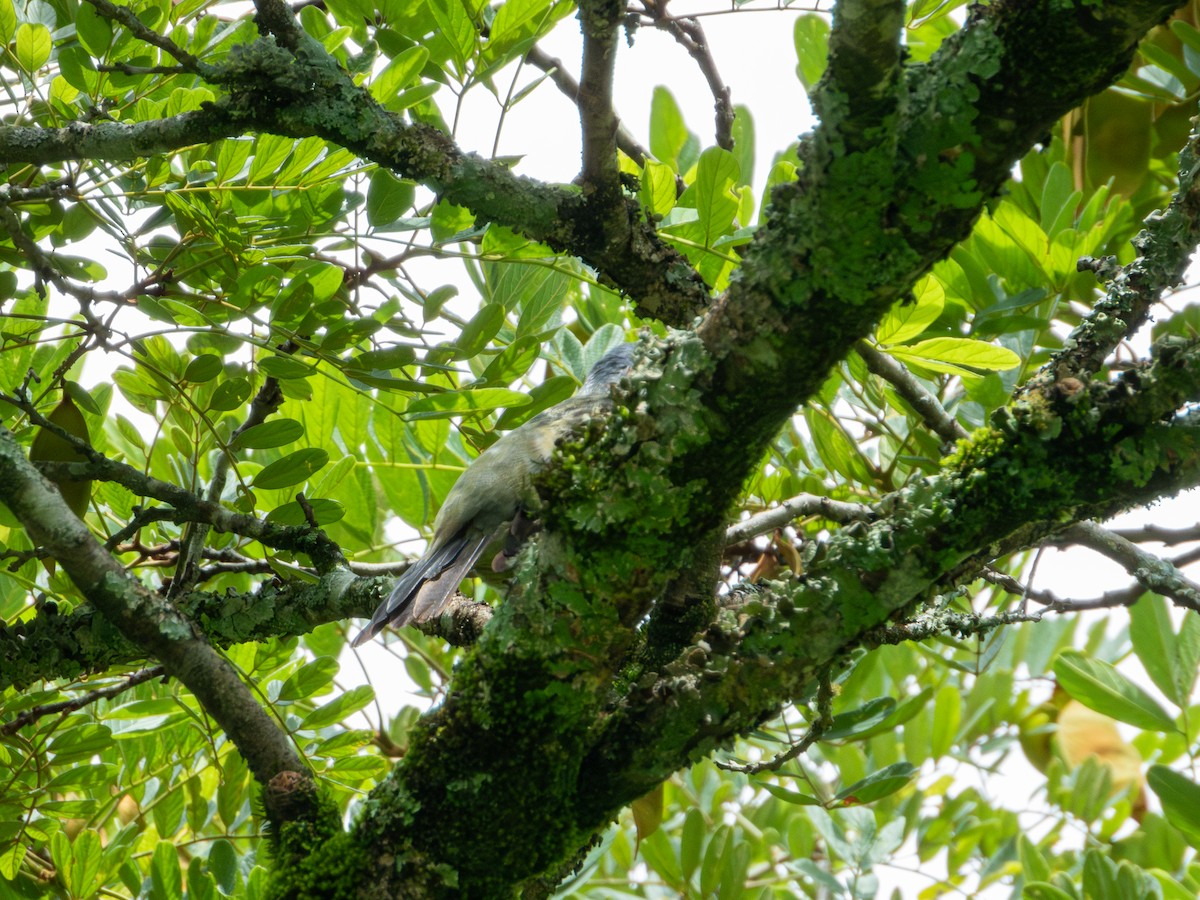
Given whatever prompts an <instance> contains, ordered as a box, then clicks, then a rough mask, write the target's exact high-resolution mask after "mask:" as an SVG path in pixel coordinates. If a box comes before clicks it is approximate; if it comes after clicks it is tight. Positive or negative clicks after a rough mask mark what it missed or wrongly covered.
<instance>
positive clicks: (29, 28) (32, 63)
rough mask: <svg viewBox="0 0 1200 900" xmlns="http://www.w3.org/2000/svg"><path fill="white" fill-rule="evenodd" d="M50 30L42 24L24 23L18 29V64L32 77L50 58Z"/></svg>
mask: <svg viewBox="0 0 1200 900" xmlns="http://www.w3.org/2000/svg"><path fill="white" fill-rule="evenodd" d="M52 44H53V42H52V41H51V39H50V29H48V28H47V27H46V26H45V25H42V24H33V23H30V22H22V23H21V25H20V27H19V28H17V63H18V65H20V67H21V68H22V69H23V70H24V71H25V72H27V73H29V74H30V75H32V74H34V73H35V72H37V70H38V69H40V68H41V67H42V66H44V65H45V64H46V60H48V59H49V58H50V48H51V46H52Z"/></svg>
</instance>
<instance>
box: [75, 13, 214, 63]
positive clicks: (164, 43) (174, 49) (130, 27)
mask: <svg viewBox="0 0 1200 900" xmlns="http://www.w3.org/2000/svg"><path fill="white" fill-rule="evenodd" d="M87 2H88V3H90V4H91V5H92V6H94V7H95V8H96V12H98V13H100V15H102V16H104V17H105V18H106V19H112V20H113V21H114V22H117V23H119V24H120V25H122V26H123V27H124V28H125V30H126V31H128V32H129V33H130V34H132V35H133V36H134V37H135V38H137V39H138V40H140V41H143V42H144V43H147V44H150V45H151V46H152V47H157V48H158V49H159V50H161V51H163V52H164V53H166V54H167V55H168V56H170V57H172V58H174V59H176V60H178V61H179V64H180V65H181V66H183V68H184V69H186V70H187V71H188V72H191V73H192V74H194V75H199V76H200V77H201V78H203V79H205V80H206V81H211V82H214V83H215V82H218V81H219V80H220V70H219V69H217V68H216V67H215V66H210V65H209V64H208V63H205V62H201V61H200V59H199V58H198V57H195V56H192V54H190V53H188V52H187V51H186V50H184V49H183V48H182V47H180V46H179V45H178V44H176V43H175V42H174V41H172V40H171V39H170V38H166V37H163V36H162V35H161V34H159V33H158V32H157V31H155V30H154V29H152V28H149V27H147V26H146V24H145V23H143V22H142V20H141V19H139V18H138V17H137V16H136V15H135V14H134V12H133V10H132V9H130V8H129V7H127V6H117V5H116V4H115V3H112V2H110V0H87Z"/></svg>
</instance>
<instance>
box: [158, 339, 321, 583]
mask: <svg viewBox="0 0 1200 900" xmlns="http://www.w3.org/2000/svg"><path fill="white" fill-rule="evenodd" d="M279 349H280V350H281V351H282V352H284V353H294V352H295V351H296V345H295V344H294V343H293V342H292V341H290V340H289V341H287V342H286V343H284V344H283V345H282V346H281V347H280V348H279ZM282 403H283V391H282V390H281V389H280V387H279V382H278V381H277V380H276V379H274V378H267V380H266V381H264V382H263V386H262V387H261V388H260V389H259V391H258V393H257V394H255V395H254V399H253V400H251V401H250V411H249V413H247V415H246V418H245V420H244V421H243V422H242V424H241V425H239V426H238V427H237V429H236V430H235V431H234V432H233V434H232V436H231V437H230V441H231V442H232V441H233V440H235V439H236V438H237V436H238V435H240V434H241V433H242V432H244V431H246V429H248V428H253V427H254V426H255V425H261V424H262V423H263V422H265V421H266V419H267V417H268V416H269V415H271V413H273V412H275V410H277V409H279V407H280V405H281V404H282ZM232 465H233V461H232V453H231V451H229V450H225V451H224V452H222V453H221V454H220V456H218V457H217V462H216V465H215V466H214V467H213V475H212V481H211V482H209V486H208V493H207V497H206V499H207V500H208V502H209V503H211V504H213V505H217V504H219V503H220V501H221V496H222V495H223V494H224V493H225V481H226V479H227V478H228V477H229V469H230V466H232ZM209 528H210V526H208V525H206V524H204V523H195V524H193V525H192V526H191V529H190V533H189V534H188V536H187V538H186V539H185V540H184V541H183V548H182V550H181V551H180V554H179V565H178V567H177V568H176V570H175V577H174V578H173V579H172V580H171V588H170V590H169V591H168V593H167V596H168V597H171V598H175V597H178V596H179V595H180V594H181V593H183V592H185V591H187V590H188V589H189V588H190V587H191V586H192V584H194V583H195V580H196V578H197V576H198V574H199V572H198V564H199V560H200V557H201V554H202V551H203V549H204V544H205V542H206V541H207V540H208V532H209ZM313 530H314V531H316V530H317V529H316V528H315V527H314V528H313Z"/></svg>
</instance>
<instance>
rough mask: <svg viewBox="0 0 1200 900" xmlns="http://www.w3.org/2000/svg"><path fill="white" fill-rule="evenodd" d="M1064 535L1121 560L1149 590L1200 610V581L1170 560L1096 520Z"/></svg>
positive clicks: (1077, 524)
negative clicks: (1108, 528)
mask: <svg viewBox="0 0 1200 900" xmlns="http://www.w3.org/2000/svg"><path fill="white" fill-rule="evenodd" d="M1063 537H1064V538H1066V539H1067V540H1069V541H1073V542H1075V543H1077V544H1080V545H1082V546H1084V547H1090V548H1091V549H1092V550H1095V551H1096V552H1098V553H1101V554H1103V555H1104V556H1107V557H1108V558H1109V559H1111V560H1113V561H1114V562H1117V563H1119V564H1120V565H1121V566H1122V567H1123V568H1124V569H1125V571H1126V572H1128V573H1129V574H1130V575H1132V576H1133V577H1134V578H1136V579H1137V581H1138V583H1139V584H1140V585H1142V587H1144V588H1145V589H1146V590H1148V591H1153V592H1154V593H1156V594H1161V595H1162V596H1164V597H1167V598H1168V599H1170V600H1173V601H1174V602H1175V603H1176V604H1177V605H1178V606H1183V607H1186V608H1187V609H1192V610H1195V611H1197V612H1200V585H1198V584H1196V583H1195V582H1194V581H1191V580H1190V579H1188V578H1187V577H1186V576H1185V575H1184V574H1183V573H1182V572H1180V571H1179V569H1177V568H1176V567H1175V566H1174V565H1172V564H1171V563H1170V562H1169V561H1167V560H1165V559H1162V558H1161V557H1158V556H1155V555H1154V554H1153V553H1147V552H1146V551H1145V550H1143V549H1142V548H1141V547H1139V546H1137V544H1134V543H1133V542H1132V541H1127V540H1126V539H1125V538H1123V537H1121V536H1120V535H1118V534H1114V533H1113V532H1111V531H1108V530H1106V529H1104V528H1101V527H1100V526H1099V525H1097V524H1095V523H1094V522H1077V523H1076V524H1075V525H1073V526H1072V527H1071V528H1070V529H1068V530H1067V531H1066V532H1064V534H1063Z"/></svg>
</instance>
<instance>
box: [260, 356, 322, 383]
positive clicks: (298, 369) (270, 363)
mask: <svg viewBox="0 0 1200 900" xmlns="http://www.w3.org/2000/svg"><path fill="white" fill-rule="evenodd" d="M257 365H258V369H259V371H260V372H262V373H263V374H264V375H268V376H270V377H271V378H277V379H280V380H284V379H288V378H307V377H308V376H309V375H311V374H312V373H313V367H312V366H310V365H308V364H307V363H303V362H301V361H300V360H298V359H293V358H292V357H290V356H283V355H279V356H264V357H263V358H262V359H260V360H259V361H258V362H257Z"/></svg>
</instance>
